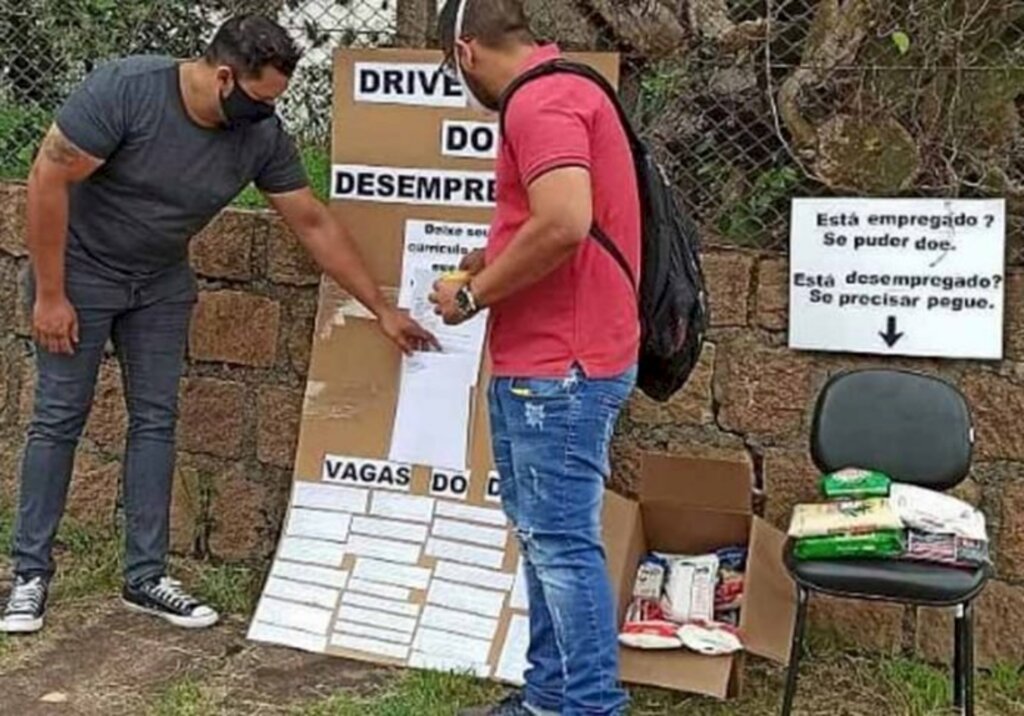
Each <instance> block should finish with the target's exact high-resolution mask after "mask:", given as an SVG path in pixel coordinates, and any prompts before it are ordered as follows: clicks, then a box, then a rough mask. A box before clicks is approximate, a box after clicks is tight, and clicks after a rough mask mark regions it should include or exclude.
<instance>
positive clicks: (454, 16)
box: [437, 0, 534, 62]
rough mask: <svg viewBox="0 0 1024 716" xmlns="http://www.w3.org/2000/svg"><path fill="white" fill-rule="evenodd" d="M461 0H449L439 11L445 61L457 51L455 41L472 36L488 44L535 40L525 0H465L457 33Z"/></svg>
mask: <svg viewBox="0 0 1024 716" xmlns="http://www.w3.org/2000/svg"><path fill="white" fill-rule="evenodd" d="M459 4H460V0H448V2H446V3H445V6H444V9H442V10H441V12H440V14H439V15H438V19H437V22H438V37H439V38H440V40H441V49H443V50H444V54H445V60H446V62H451V60H452V58H453V57H454V55H455V41H456V40H460V39H473V40H477V41H479V42H481V43H482V44H484V45H486V46H488V47H504V46H506V45H507V44H509V43H510V42H524V43H530V42H533V41H534V36H533V32H531V30H530V21H529V20H528V19H527V17H526V10H525V9H524V8H523V0H466V10H465V12H464V13H463V19H462V33H461V37H456V36H455V23H456V22H458V15H459Z"/></svg>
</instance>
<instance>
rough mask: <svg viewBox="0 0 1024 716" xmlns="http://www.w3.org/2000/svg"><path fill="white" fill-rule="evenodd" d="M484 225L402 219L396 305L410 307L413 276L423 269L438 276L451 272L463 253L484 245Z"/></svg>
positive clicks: (485, 235) (485, 233) (413, 287)
mask: <svg viewBox="0 0 1024 716" xmlns="http://www.w3.org/2000/svg"><path fill="white" fill-rule="evenodd" d="M488 230H489V227H488V226H487V225H486V224H457V223H450V222H444V221H418V220H415V219H410V220H409V221H407V222H405V250H404V251H403V252H402V288H401V290H400V292H399V294H398V305H399V306H401V307H402V308H412V307H413V297H414V293H415V289H416V280H415V279H416V275H417V274H418V273H419V272H426V273H428V274H430V275H431V276H434V277H438V276H441V275H442V274H445V273H448V272H450V271H455V270H456V269H458V268H459V264H460V263H462V259H463V258H464V257H465V256H466V254H468V253H470V252H472V251H475V250H476V249H482V248H484V246H486V245H487V233H488Z"/></svg>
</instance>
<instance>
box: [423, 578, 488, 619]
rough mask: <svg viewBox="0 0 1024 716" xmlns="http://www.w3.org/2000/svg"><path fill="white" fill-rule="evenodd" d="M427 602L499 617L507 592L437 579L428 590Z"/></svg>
mask: <svg viewBox="0 0 1024 716" xmlns="http://www.w3.org/2000/svg"><path fill="white" fill-rule="evenodd" d="M427 603H428V604H436V605H438V606H442V607H448V608H450V609H456V610H458V611H463V612H472V613H474V614H482V615H483V616H485V617H494V618H497V617H499V616H501V607H502V605H503V604H504V603H505V593H504V592H492V591H491V590H489V589H477V588H476V587H467V586H466V585H465V584H454V583H452V582H442V581H440V580H437V579H435V580H434V581H432V582H431V583H430V589H429V590H428V591H427Z"/></svg>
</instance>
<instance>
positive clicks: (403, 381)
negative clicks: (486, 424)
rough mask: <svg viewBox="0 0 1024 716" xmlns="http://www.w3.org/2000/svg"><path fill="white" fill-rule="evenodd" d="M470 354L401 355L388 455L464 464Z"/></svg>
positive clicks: (421, 461)
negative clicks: (396, 400) (395, 407)
mask: <svg viewBox="0 0 1024 716" xmlns="http://www.w3.org/2000/svg"><path fill="white" fill-rule="evenodd" d="M468 365H469V363H468V361H467V359H466V358H465V357H464V356H461V355H448V354H445V353H416V354H413V355H411V356H405V357H403V358H402V374H401V378H400V386H399V394H398V408H397V409H396V411H395V425H394V430H393V431H392V433H391V451H390V459H391V460H394V461H396V462H408V463H414V464H417V465H431V466H433V467H440V468H447V469H449V470H465V469H466V451H467V448H468V445H469V413H470V410H469V408H470V382H469V377H470V376H469V373H468V368H467V366H468Z"/></svg>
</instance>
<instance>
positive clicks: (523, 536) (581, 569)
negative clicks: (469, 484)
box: [490, 368, 636, 716]
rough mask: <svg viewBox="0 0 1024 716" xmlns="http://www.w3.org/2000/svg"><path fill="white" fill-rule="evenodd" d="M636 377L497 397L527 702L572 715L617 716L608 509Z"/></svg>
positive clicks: (551, 383)
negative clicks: (518, 561)
mask: <svg viewBox="0 0 1024 716" xmlns="http://www.w3.org/2000/svg"><path fill="white" fill-rule="evenodd" d="M635 384H636V369H635V368H633V369H631V370H629V371H627V372H626V373H624V374H622V375H621V376H618V377H617V378H612V379H603V380H594V379H590V378H587V377H586V376H585V375H584V373H583V371H582V370H580V369H579V368H573V369H572V370H571V372H570V374H569V375H568V376H567V377H566V378H564V379H536V378H496V379H495V380H494V381H493V382H492V383H491V388H490V413H491V433H492V439H493V443H494V460H495V465H496V467H497V469H498V472H499V474H500V475H501V500H502V506H503V508H504V510H505V512H506V514H507V515H508V517H509V519H510V520H511V521H512V524H513V525H514V527H515V529H516V533H517V535H518V537H519V544H520V546H521V549H522V552H523V557H524V566H525V571H526V582H527V588H528V594H529V600H530V648H529V653H528V658H529V664H530V666H529V669H528V670H527V672H526V693H525V697H526V703H527V704H529V705H530V706H531V707H533V709H534V710H536V711H539V712H551V713H556V714H561V715H562V716H584V714H585V715H586V716H618V715H619V714H623V713H625V710H626V704H627V701H628V698H627V696H626V692H625V691H624V690H623V689H622V688H621V687H620V685H619V681H618V673H619V668H618V667H619V659H618V651H619V647H618V641H617V632H618V628H617V626H618V625H617V624H616V610H615V598H614V595H613V593H612V589H611V585H610V583H609V578H608V572H607V565H606V563H605V553H604V547H603V545H602V540H601V506H602V503H603V497H604V489H605V482H606V480H607V478H608V475H609V473H610V467H609V461H608V450H609V446H610V443H611V438H612V434H613V432H614V430H615V424H616V421H617V419H618V417H619V413H620V412H621V410H622V407H623V405H624V404H625V402H626V400H627V399H628V397H629V395H630V392H631V391H632V390H633V387H634V385H635Z"/></svg>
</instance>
